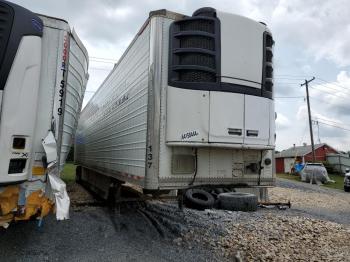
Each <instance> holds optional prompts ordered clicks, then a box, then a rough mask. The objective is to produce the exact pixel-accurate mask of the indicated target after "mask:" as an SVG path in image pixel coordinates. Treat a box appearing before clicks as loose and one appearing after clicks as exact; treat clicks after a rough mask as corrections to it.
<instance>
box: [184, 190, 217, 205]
mask: <svg viewBox="0 0 350 262" xmlns="http://www.w3.org/2000/svg"><path fill="white" fill-rule="evenodd" d="M184 200H185V204H186V206H188V207H191V208H195V209H198V210H204V209H209V208H212V207H213V206H214V203H215V199H214V197H213V196H212V195H211V194H210V193H208V192H207V191H205V190H203V189H197V188H192V189H188V190H187V191H186V193H185V199H184Z"/></svg>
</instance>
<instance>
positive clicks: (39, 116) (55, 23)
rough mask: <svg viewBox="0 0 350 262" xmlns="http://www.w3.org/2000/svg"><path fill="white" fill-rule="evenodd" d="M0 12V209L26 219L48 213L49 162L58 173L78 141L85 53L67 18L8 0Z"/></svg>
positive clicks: (0, 2)
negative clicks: (39, 12)
mask: <svg viewBox="0 0 350 262" xmlns="http://www.w3.org/2000/svg"><path fill="white" fill-rule="evenodd" d="M0 13H1V19H0V27H1V28H2V29H3V30H2V31H0V34H1V37H0V46H1V48H0V65H1V67H0V70H1V71H0V152H1V155H0V208H1V215H4V216H7V217H9V218H13V212H15V213H16V214H17V217H16V219H17V220H19V219H28V218H29V217H30V216H32V215H39V216H41V215H43V214H42V213H41V211H42V206H40V201H41V200H43V198H41V196H42V193H43V192H45V189H46V186H47V185H46V182H47V180H48V179H47V173H48V170H47V166H48V165H49V164H50V162H52V163H51V165H52V164H53V163H54V162H56V163H57V164H56V166H55V167H54V168H52V169H51V171H52V172H54V173H56V174H59V172H60V170H61V169H62V167H63V164H64V162H65V160H66V157H67V154H68V152H69V150H70V147H71V144H72V142H73V136H74V135H75V130H76V127H77V123H78V117H79V114H80V111H81V105H82V100H83V95H84V91H85V86H86V83H87V78H88V74H87V70H88V55H87V51H86V49H85V47H84V46H83V44H82V43H81V41H80V40H79V38H78V36H77V35H76V33H75V32H74V31H71V29H70V27H69V25H68V23H67V22H66V21H64V20H61V19H58V18H53V17H48V16H44V15H36V14H34V13H32V12H30V11H29V10H27V9H24V8H22V7H20V6H18V5H15V4H13V3H10V2H6V1H0ZM45 139H46V140H45ZM50 140H51V141H50ZM43 141H44V145H45V147H44V145H43ZM48 142H50V143H49V144H48ZM60 167H61V168H60ZM38 192H41V196H40V197H38V198H35V197H33V195H32V194H33V193H35V194H36V193H38ZM32 198H33V199H34V198H35V199H36V202H35V201H34V200H32ZM28 199H30V200H28ZM48 199H49V198H48ZM28 201H29V202H31V203H30V204H28ZM33 201H34V202H33ZM42 202H44V200H43V201H42ZM27 205H29V206H30V208H29V206H28V208H26V207H27ZM36 205H37V206H36ZM18 206H21V210H22V211H21V212H18ZM33 206H34V207H33ZM23 207H25V208H23ZM0 224H1V217H0Z"/></svg>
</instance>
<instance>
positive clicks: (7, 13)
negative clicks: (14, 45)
mask: <svg viewBox="0 0 350 262" xmlns="http://www.w3.org/2000/svg"><path fill="white" fill-rule="evenodd" d="M12 23H13V9H12V8H11V7H10V6H8V5H7V4H5V3H0V71H1V69H2V64H3V60H4V56H5V52H6V47H7V43H8V39H9V37H10V33H11V27H12Z"/></svg>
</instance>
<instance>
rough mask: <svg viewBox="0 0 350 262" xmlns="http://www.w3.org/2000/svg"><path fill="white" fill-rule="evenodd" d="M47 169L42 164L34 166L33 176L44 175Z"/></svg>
mask: <svg viewBox="0 0 350 262" xmlns="http://www.w3.org/2000/svg"><path fill="white" fill-rule="evenodd" d="M45 171H46V169H45V168H44V167H42V166H33V168H32V175H33V176H43V175H45Z"/></svg>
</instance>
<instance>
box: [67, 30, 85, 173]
mask: <svg viewBox="0 0 350 262" xmlns="http://www.w3.org/2000/svg"><path fill="white" fill-rule="evenodd" d="M69 45H70V48H69V62H68V63H69V65H68V77H67V84H66V97H65V108H64V120H63V132H62V145H61V155H60V170H61V171H62V170H63V166H64V164H65V161H66V158H67V155H68V153H69V151H70V149H71V145H72V142H73V138H74V135H75V130H76V127H77V125H78V119H79V114H80V110H81V106H82V102H83V98H84V92H85V87H86V83H87V80H88V54H87V51H86V49H85V48H84V46H83V45H82V43H81V42H80V40H79V38H78V36H77V35H76V34H75V32H74V31H73V34H71V37H70V42H69Z"/></svg>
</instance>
